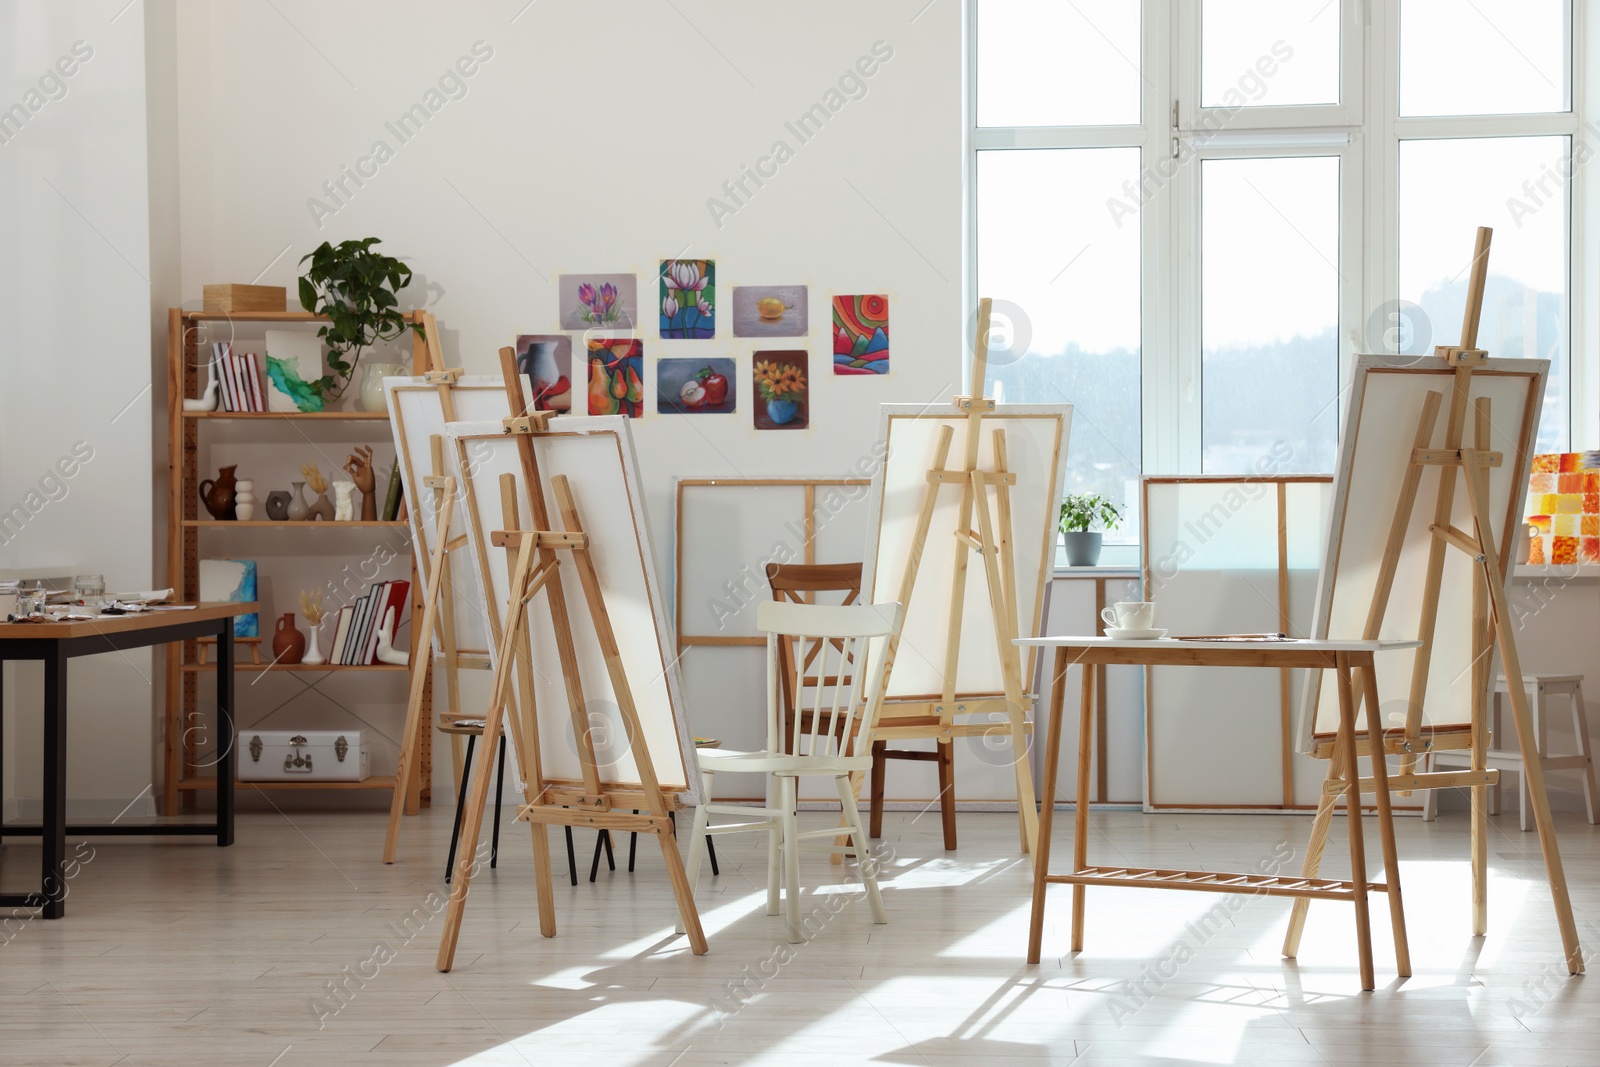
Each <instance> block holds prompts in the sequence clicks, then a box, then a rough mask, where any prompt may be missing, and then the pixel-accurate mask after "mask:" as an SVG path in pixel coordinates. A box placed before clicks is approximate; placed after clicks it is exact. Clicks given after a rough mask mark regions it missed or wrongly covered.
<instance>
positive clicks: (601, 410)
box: [586, 337, 644, 419]
mask: <svg viewBox="0 0 1600 1067" xmlns="http://www.w3.org/2000/svg"><path fill="white" fill-rule="evenodd" d="M587 348H588V353H587V357H586V358H587V359H588V360H589V414H591V415H626V416H628V418H630V419H637V418H638V417H639V416H640V415H643V414H644V342H643V341H640V340H638V339H637V338H631V337H600V338H594V339H592V340H590V341H589V342H588V345H587Z"/></svg>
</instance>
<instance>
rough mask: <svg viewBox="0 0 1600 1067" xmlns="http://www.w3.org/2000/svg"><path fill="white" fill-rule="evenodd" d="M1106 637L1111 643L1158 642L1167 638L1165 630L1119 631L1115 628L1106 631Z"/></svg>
mask: <svg viewBox="0 0 1600 1067" xmlns="http://www.w3.org/2000/svg"><path fill="white" fill-rule="evenodd" d="M1106 636H1107V637H1109V638H1111V639H1112V640H1113V641H1158V640H1160V639H1161V638H1163V637H1165V636H1167V631H1166V630H1119V629H1116V628H1115V627H1108V628H1107V629H1106Z"/></svg>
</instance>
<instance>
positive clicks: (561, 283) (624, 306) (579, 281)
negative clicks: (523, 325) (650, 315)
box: [556, 274, 639, 330]
mask: <svg viewBox="0 0 1600 1067" xmlns="http://www.w3.org/2000/svg"><path fill="white" fill-rule="evenodd" d="M556 295H557V297H558V299H559V303H560V308H561V329H563V330H585V329H589V328H590V327H594V326H602V327H606V328H608V329H622V330H630V329H632V328H633V327H634V324H635V323H637V322H638V321H639V281H638V278H637V277H635V276H634V275H632V274H563V275H560V277H559V278H558V279H557V284H556Z"/></svg>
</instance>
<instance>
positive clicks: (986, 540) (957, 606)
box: [863, 299, 1072, 851]
mask: <svg viewBox="0 0 1600 1067" xmlns="http://www.w3.org/2000/svg"><path fill="white" fill-rule="evenodd" d="M988 311H989V301H988V300H987V299H984V300H983V301H981V302H980V306H979V314H978V326H977V334H976V336H975V339H974V346H973V374H972V388H971V392H972V395H971V396H958V397H956V398H954V400H953V401H952V403H950V404H948V405H941V404H935V405H921V404H885V405H883V408H882V411H883V416H882V420H883V421H882V427H883V429H882V435H881V437H880V441H881V443H882V447H883V448H884V449H885V451H884V453H883V463H882V466H881V467H880V468H879V470H878V472H877V474H876V475H875V476H874V478H873V493H872V496H871V500H872V502H873V508H874V510H873V513H872V514H871V515H870V516H869V518H868V541H867V554H866V566H865V570H864V572H863V574H864V579H863V588H864V589H865V590H869V591H870V600H871V601H872V602H874V603H886V602H891V601H897V602H899V603H901V604H904V605H905V608H906V618H905V623H904V625H903V626H902V628H901V631H900V635H899V637H898V638H895V639H892V640H891V644H890V648H889V653H888V654H889V656H890V657H891V666H890V673H889V679H888V682H887V691H886V692H887V695H886V698H885V700H884V705H883V710H882V712H881V714H880V716H879V721H878V724H877V725H876V726H875V727H874V729H873V739H874V740H888V741H897V740H908V739H915V738H922V739H928V738H931V739H933V740H935V741H937V742H938V743H939V744H950V743H951V742H952V741H953V739H955V738H960V737H966V738H975V739H976V744H978V745H979V746H980V747H981V748H982V750H983V752H984V755H985V756H986V757H988V756H990V754H991V753H993V759H992V765H994V766H997V767H1000V768H1004V772H1009V777H1010V778H1011V779H1012V786H1013V788H1014V790H1015V796H1016V800H1017V806H1018V817H1019V823H1020V827H1019V828H1020V833H1021V839H1022V847H1023V850H1024V851H1028V850H1030V849H1031V848H1032V847H1033V842H1034V838H1035V836H1036V834H1037V827H1038V809H1037V801H1036V799H1035V797H1034V794H1033V776H1032V770H1031V767H1030V764H1029V760H1028V757H1027V749H1028V742H1027V736H1026V735H1027V732H1028V731H1030V730H1031V729H1032V723H1031V722H1029V721H1027V713H1028V707H1029V704H1030V699H1031V698H1030V697H1029V695H1028V694H1027V693H1025V692H1024V691H1023V685H1024V683H1023V679H1025V678H1032V677H1033V657H1034V655H1035V652H1034V650H1033V649H1032V648H1029V649H1027V650H1026V652H1025V653H1024V652H1023V651H1022V650H1019V649H1018V648H1017V647H1016V646H1015V645H1013V644H1012V641H1013V639H1014V638H1017V637H1032V636H1036V635H1037V634H1038V632H1039V625H1040V620H1041V616H1042V608H1043V603H1044V588H1045V582H1046V581H1047V580H1048V577H1049V574H1050V571H1051V569H1052V567H1053V566H1054V563H1055V541H1056V537H1055V534H1056V518H1057V511H1058V508H1059V507H1060V504H1061V497H1062V492H1063V483H1064V480H1065V476H1066V468H1065V462H1066V453H1067V435H1068V430H1069V426H1070V422H1071V414H1072V408H1071V406H1070V405H1067V404H1045V405H1023V404H996V403H995V402H994V401H993V400H992V399H990V398H988V397H986V396H984V395H983V390H984V375H985V371H986V363H987V344H988V325H989V315H988ZM907 720H909V722H908V721H907ZM969 766H970V761H969ZM1004 772H1003V773H1004ZM957 776H958V780H960V777H961V768H960V767H958V769H957ZM1008 791H1009V790H1008ZM946 840H947V847H949V844H950V841H949V836H948V835H947V838H946Z"/></svg>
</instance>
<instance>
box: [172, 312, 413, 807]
mask: <svg viewBox="0 0 1600 1067" xmlns="http://www.w3.org/2000/svg"><path fill="white" fill-rule="evenodd" d="M431 320H432V317H431V316H429V315H428V314H427V313H426V312H422V311H413V312H411V313H410V315H409V316H408V321H410V322H411V323H412V324H414V325H417V326H421V327H423V328H424V329H427V328H429V327H430V326H431ZM221 321H230V322H235V323H269V324H270V323H315V322H322V321H324V320H323V319H322V317H321V316H319V315H312V314H309V313H307V312H303V311H267V312H247V313H224V312H207V311H199V312H196V311H184V310H182V309H181V308H170V309H168V311H167V412H168V416H167V429H168V439H167V441H168V452H167V486H168V493H167V581H168V583H169V584H171V585H172V586H173V588H174V589H175V590H177V596H178V598H179V599H181V600H197V599H199V580H200V579H199V563H200V553H199V539H200V531H201V530H203V529H222V528H232V529H240V530H252V529H254V530H274V531H277V530H287V529H295V530H305V531H311V530H317V531H319V532H318V533H317V534H316V535H314V536H313V535H310V534H309V533H308V535H307V537H306V539H305V541H304V543H305V544H306V545H308V546H309V545H313V544H315V545H317V546H318V548H319V551H325V546H326V545H327V544H329V543H330V542H328V541H326V540H325V539H324V538H325V537H326V535H327V534H328V533H330V532H332V531H334V530H363V529H365V530H369V531H370V530H373V529H385V530H405V529H408V528H409V526H410V523H409V522H408V521H406V520H404V519H402V520H398V521H395V522H381V521H380V522H360V521H355V522H277V521H273V520H270V519H260V520H252V521H250V522H236V521H235V522H230V521H226V520H217V519H210V518H200V516H199V495H198V491H197V489H198V485H199V472H198V469H197V466H198V460H199V453H200V426H201V425H202V424H205V423H209V422H213V421H217V422H231V423H261V424H265V425H272V424H278V425H282V426H283V427H284V428H285V429H286V430H288V431H291V432H293V430H294V429H295V428H296V427H300V426H303V425H304V424H307V423H337V422H355V423H363V422H372V423H378V422H381V423H383V424H384V429H385V431H387V427H388V423H389V416H388V414H387V413H384V412H370V411H318V412H279V411H267V412H231V411H184V410H183V401H184V398H186V397H197V396H199V395H200V381H199V377H200V373H199V368H200V364H201V363H202V359H201V358H200V352H199V344H198V342H197V340H196V336H197V333H198V331H197V330H196V329H195V327H196V326H197V325H198V324H200V323H205V322H221ZM427 352H428V350H427V341H426V339H425V338H423V337H421V336H415V335H414V336H413V337H412V346H411V364H412V369H413V371H415V372H416V373H421V372H422V371H424V370H425V369H426V368H427V366H428V354H427ZM376 429H377V428H376V427H374V430H376ZM257 432H261V431H259V430H257V431H252V433H257ZM381 485H382V482H381V480H380V488H381ZM260 495H261V497H262V499H263V500H264V499H265V493H261V494H260ZM408 505H409V502H408ZM257 506H258V507H260V506H262V505H261V504H258V505H257ZM213 536H216V535H213ZM293 540H294V541H295V542H296V543H298V542H299V541H300V538H299V537H298V536H296V537H295V538H294V539H293ZM332 543H335V544H337V543H338V542H337V541H335V542H332ZM280 554H281V553H280ZM422 593H423V587H422V582H421V581H420V580H419V578H418V575H417V568H416V563H415V561H414V560H413V562H412V565H411V609H412V615H413V618H417V617H420V614H419V613H420V612H421V611H422ZM263 617H266V615H265V613H263ZM420 651H421V653H422V654H420V655H419V649H418V648H417V634H416V630H415V629H414V628H413V630H412V631H411V664H412V666H410V667H407V666H395V665H393V664H379V665H364V666H349V665H343V664H326V663H324V664H315V665H307V664H303V663H295V664H268V663H251V662H248V658H247V657H246V659H245V661H244V662H240V661H238V659H239V658H238V657H237V656H236V662H235V663H234V670H235V671H257V672H272V673H277V672H285V673H305V674H312V673H319V674H321V673H329V672H337V673H340V674H344V673H347V672H370V673H390V674H392V673H393V672H409V671H410V670H412V669H413V668H416V669H421V670H425V671H428V670H429V667H430V665H431V662H432V660H431V657H430V656H428V655H427V654H426V651H427V650H425V649H424V650H420ZM166 668H167V670H166V678H167V686H166V691H167V692H166V705H165V710H164V719H165V731H164V741H163V751H162V766H163V770H164V774H163V781H162V793H161V799H162V809H161V810H162V811H163V812H164V813H167V814H171V813H175V812H177V811H178V810H179V809H180V806H184V805H187V804H188V802H189V800H190V798H192V797H193V796H194V794H195V793H196V792H199V791H201V790H208V789H215V788H216V786H217V781H216V778H215V777H214V776H211V777H207V776H205V775H202V774H199V773H197V771H198V768H197V766H196V752H195V750H194V747H193V746H192V744H191V743H190V741H189V737H190V736H191V733H192V732H193V731H191V730H189V729H186V728H185V724H186V723H192V722H193V721H195V718H196V717H197V716H199V715H201V714H203V712H204V709H203V708H202V707H201V705H200V704H199V703H198V701H197V699H196V698H197V689H198V686H197V682H198V679H199V677H200V676H201V675H203V674H208V673H214V672H215V671H216V669H217V665H216V662H215V661H214V660H213V661H212V662H209V663H201V662H200V661H199V655H198V646H197V644H196V643H195V642H193V641H190V642H186V643H184V644H183V645H182V646H177V645H171V646H168V648H167V659H166ZM431 673H432V672H431V671H429V674H430V677H429V678H427V679H426V680H425V681H424V683H423V686H424V688H423V709H424V713H423V715H422V719H421V723H420V725H419V736H418V738H417V751H418V754H419V757H420V759H419V768H418V769H419V771H420V773H419V774H417V775H416V776H415V779H416V780H414V781H413V782H412V783H411V788H410V791H409V793H408V795H407V797H406V812H407V813H408V814H413V813H415V812H416V811H417V809H418V808H419V807H421V806H422V805H423V804H425V803H427V802H428V801H429V799H430V797H429V790H428V787H427V786H426V785H425V784H424V783H426V782H428V781H429V779H430V777H431V771H432V763H433V744H432V739H433V713H432V711H433V682H432V678H431ZM406 688H408V687H402V688H401V689H400V695H399V698H398V700H397V704H398V705H399V706H400V707H401V709H402V710H403V709H404V704H405V691H406ZM242 784H244V785H246V786H247V787H251V788H257V789H270V790H279V789H289V790H295V789H339V790H348V789H361V790H389V791H392V790H393V789H394V788H395V777H394V775H392V774H390V775H374V776H372V777H370V778H368V779H366V780H365V781H361V782H248V783H242Z"/></svg>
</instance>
